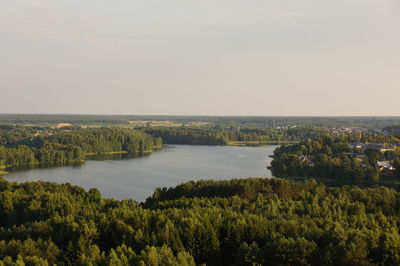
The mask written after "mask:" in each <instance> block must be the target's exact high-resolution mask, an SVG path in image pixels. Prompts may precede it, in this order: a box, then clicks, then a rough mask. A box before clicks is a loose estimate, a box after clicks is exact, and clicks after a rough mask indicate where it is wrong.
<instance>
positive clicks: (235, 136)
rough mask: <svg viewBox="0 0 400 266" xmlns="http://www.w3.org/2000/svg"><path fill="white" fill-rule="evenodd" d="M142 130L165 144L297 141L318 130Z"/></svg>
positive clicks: (217, 128) (219, 128)
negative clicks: (160, 139)
mask: <svg viewBox="0 0 400 266" xmlns="http://www.w3.org/2000/svg"><path fill="white" fill-rule="evenodd" d="M143 130H144V131H145V132H146V133H148V134H150V135H152V136H155V137H160V138H162V139H163V141H164V142H165V143H167V144H190V145H228V144H230V143H231V142H250V143H251V144H254V145H257V144H263V143H264V144H265V143H273V142H279V141H297V140H302V139H304V138H306V137H310V136H314V135H315V134H317V133H318V132H320V130H317V129H313V128H304V127H300V128H281V129H260V128H250V127H242V128H234V129H233V128H222V127H215V128H191V127H180V128H178V127H149V128H143Z"/></svg>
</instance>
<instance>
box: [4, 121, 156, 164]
mask: <svg viewBox="0 0 400 266" xmlns="http://www.w3.org/2000/svg"><path fill="white" fill-rule="evenodd" d="M0 144H1V145H0V166H2V167H3V168H4V167H6V168H23V167H32V166H37V165H39V166H51V165H64V164H72V163H81V162H83V161H84V160H85V156H86V154H104V153H112V152H126V153H128V154H131V155H136V154H143V153H145V152H150V151H152V150H153V149H155V148H161V146H162V140H161V139H160V138H153V137H151V136H150V135H148V134H146V133H143V132H141V131H137V130H132V129H123V128H86V129H84V128H78V129H67V130H65V129H64V130H53V131H49V129H48V128H46V127H43V128H35V127H18V126H2V127H0Z"/></svg>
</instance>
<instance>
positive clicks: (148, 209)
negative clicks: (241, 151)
mask: <svg viewBox="0 0 400 266" xmlns="http://www.w3.org/2000/svg"><path fill="white" fill-rule="evenodd" d="M399 203H400V198H399V193H398V192H396V191H394V190H391V189H389V188H385V187H377V188H369V189H360V188H358V187H348V186H345V187H342V188H330V187H326V186H324V185H323V184H320V183H317V182H316V181H314V180H308V181H304V182H295V181H290V180H282V179H260V178H252V179H234V180H229V181H199V182H189V183H185V184H182V185H179V186H177V187H175V188H169V189H166V188H164V189H157V190H156V191H155V193H154V195H153V197H151V198H149V199H148V200H147V201H146V202H145V203H144V204H138V203H136V202H134V201H132V200H123V201H117V200H113V199H105V198H102V197H101V196H100V193H99V191H98V190H96V189H90V190H89V191H88V192H86V191H84V189H82V188H80V187H77V186H73V185H70V184H64V185H58V184H54V183H45V182H33V183H22V184H17V183H9V182H7V181H4V180H1V179H0V206H1V208H0V217H1V218H2V219H0V260H1V261H2V262H3V263H4V264H5V265H23V263H22V262H24V263H25V264H26V265H47V264H49V265H53V264H58V265H128V264H130V265H195V264H197V265H198V264H202V263H206V264H207V265H254V264H263V265H310V264H312V265H339V264H343V265H399V263H400V235H399V225H400V216H399V211H400V206H399ZM0 264H1V263H0Z"/></svg>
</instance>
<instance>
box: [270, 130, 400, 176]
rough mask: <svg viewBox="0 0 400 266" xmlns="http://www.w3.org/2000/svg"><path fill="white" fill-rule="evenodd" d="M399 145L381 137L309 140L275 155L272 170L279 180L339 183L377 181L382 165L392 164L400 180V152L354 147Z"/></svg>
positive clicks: (342, 137)
mask: <svg viewBox="0 0 400 266" xmlns="http://www.w3.org/2000/svg"><path fill="white" fill-rule="evenodd" d="M355 141H357V142H360V143H361V144H359V145H362V143H374V142H382V143H389V144H386V145H392V144H396V145H398V144H399V140H398V139H397V138H395V137H393V136H386V135H381V134H375V133H374V134H370V135H367V134H364V135H361V136H359V135H350V134H348V135H346V134H342V135H340V136H332V135H329V134H324V135H321V136H318V137H316V138H314V139H306V140H304V141H302V142H300V143H298V144H294V145H286V146H281V147H279V148H277V149H276V150H275V151H274V159H273V161H272V163H271V166H270V167H269V168H270V169H271V171H272V173H273V174H274V175H275V176H280V177H315V178H328V179H338V180H358V181H363V180H374V181H377V180H379V179H380V177H381V176H382V174H381V173H380V168H379V166H378V165H377V162H378V161H390V163H391V164H392V165H393V166H394V168H395V170H394V171H393V173H392V174H393V177H395V178H397V179H399V178H400V152H399V150H398V149H393V150H390V151H386V152H381V150H378V149H374V148H368V149H365V150H363V151H361V150H359V149H358V148H355V147H354V146H353V145H351V143H352V142H355ZM357 145H358V144H357Z"/></svg>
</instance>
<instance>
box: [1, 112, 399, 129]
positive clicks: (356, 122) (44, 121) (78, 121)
mask: <svg viewBox="0 0 400 266" xmlns="http://www.w3.org/2000/svg"><path fill="white" fill-rule="evenodd" d="M135 120H139V121H172V122H178V123H183V124H188V123H190V122H207V123H212V124H214V125H216V126H233V127H238V126H246V127H258V128H275V127H287V126H306V127H319V128H332V127H336V128H339V127H364V128H375V129H382V128H384V127H386V126H392V125H399V124H400V117H379V116H375V117H367V116H365V117H351V116H349V117H332V116H331V117H319V116H317V117H302V116H292V117H290V116H171V115H78V114H77V115H71V114H70V115H56V114H0V124H18V125H32V124H33V125H52V124H57V123H71V124H74V125H79V126H83V125H85V126H87V125H97V126H99V125H100V126H106V125H119V126H126V125H129V121H135Z"/></svg>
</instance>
